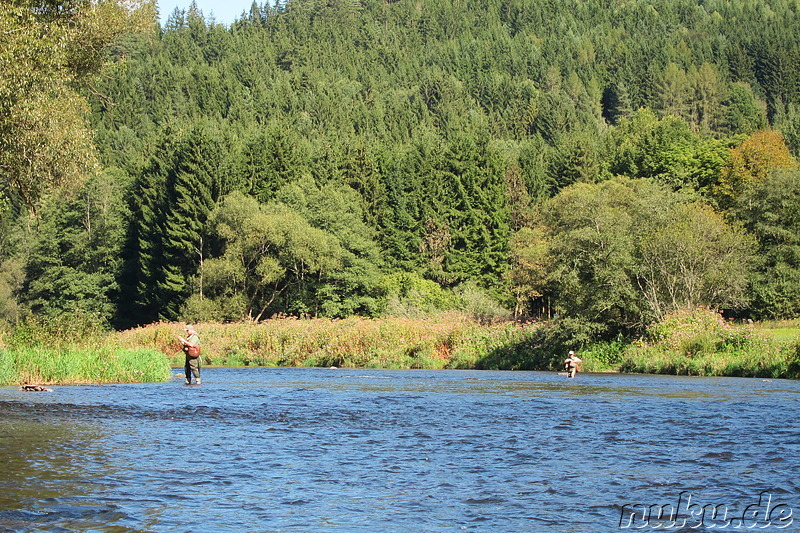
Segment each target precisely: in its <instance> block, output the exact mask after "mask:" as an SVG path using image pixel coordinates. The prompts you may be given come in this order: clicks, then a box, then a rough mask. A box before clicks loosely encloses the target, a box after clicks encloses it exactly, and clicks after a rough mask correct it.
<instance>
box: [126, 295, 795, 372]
mask: <svg viewBox="0 0 800 533" xmlns="http://www.w3.org/2000/svg"><path fill="white" fill-rule="evenodd" d="M181 328H182V324H177V323H158V324H152V325H149V326H146V327H142V328H136V329H133V330H128V331H124V332H120V333H117V334H116V336H117V341H116V342H117V343H118V344H119V345H120V346H125V347H129V348H148V349H153V350H158V351H161V352H163V353H165V354H167V356H168V358H169V361H170V363H171V364H172V365H173V366H182V365H183V361H184V356H183V353H182V352H181V351H180V345H179V344H178V343H177V341H176V335H178V334H180V332H181ZM197 328H198V331H199V333H200V336H201V339H202V342H203V362H204V364H207V365H219V366H249V365H255V366H293V367H300V366H306V367H330V366H335V367H361V368H424V369H485V370H550V371H555V370H561V362H562V361H563V359H564V357H565V356H566V353H567V351H568V350H570V349H576V350H578V351H579V355H580V356H581V358H582V359H583V360H584V363H583V368H582V369H583V371H584V372H602V371H612V372H614V371H621V372H636V373H657V374H682V375H698V376H699V375H705V376H743V377H770V378H792V379H797V378H798V377H800V345H798V340H797V339H798V338H797V337H789V338H780V339H779V338H775V337H773V336H772V335H770V334H769V332H768V331H764V330H761V329H759V328H757V327H756V326H755V325H734V324H732V323H730V322H726V321H724V320H723V319H722V318H721V316H720V315H719V314H718V313H716V312H714V311H711V310H709V309H695V310H692V311H682V312H679V313H675V314H673V315H668V316H667V317H665V318H664V320H662V321H661V322H659V323H658V324H656V325H654V326H652V327H650V328H648V330H647V332H646V334H645V335H644V336H643V337H642V338H641V339H637V340H635V341H630V340H626V339H621V338H620V339H617V340H614V341H610V342H607V341H603V342H592V341H591V335H590V334H583V335H582V336H580V338H576V335H575V331H577V330H578V329H579V328H576V327H575V326H574V324H569V322H568V321H551V322H524V323H520V322H505V323H500V324H493V325H483V324H479V323H477V322H475V321H472V320H470V319H467V318H465V317H462V316H457V315H444V316H440V317H436V318H430V319H424V320H422V319H405V318H381V319H362V318H350V319H344V320H328V319H312V320H299V319H296V318H274V319H270V320H266V321H263V322H260V323H257V324H253V323H235V324H217V323H205V324H199V325H198V326H197Z"/></svg>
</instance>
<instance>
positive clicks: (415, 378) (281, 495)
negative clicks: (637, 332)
mask: <svg viewBox="0 0 800 533" xmlns="http://www.w3.org/2000/svg"><path fill="white" fill-rule="evenodd" d="M203 378H204V383H203V385H202V387H184V386H182V385H181V384H179V383H178V382H177V381H176V382H172V383H166V384H143V385H142V384H140V385H118V386H105V387H58V388H56V390H55V391H54V392H52V393H23V392H20V391H17V390H15V389H13V388H2V389H0V464H4V465H8V466H7V467H6V468H4V469H3V470H2V472H1V473H0V531H157V532H161V531H181V532H182V531H190V530H191V531H231V532H234V531H235V532H240V531H259V532H260V531H265V532H266V531H342V532H344V531H348V532H350V531H414V532H416V531H442V530H454V531H460V530H472V531H492V532H495V531H509V532H511V531H514V532H518V531H542V532H550V531H552V532H570V531H575V532H596V531H613V530H616V529H618V528H619V524H620V518H621V513H623V512H624V509H625V507H624V506H626V505H628V504H630V505H640V506H641V505H655V504H659V505H660V504H663V503H665V502H671V501H677V500H678V497H679V494H681V493H691V494H692V495H693V497H694V501H699V502H704V503H705V502H708V503H712V502H713V503H714V504H718V503H725V504H727V505H728V506H729V507H730V508H745V507H746V506H747V505H748V504H750V503H753V501H754V499H755V501H757V500H758V496H759V494H760V493H761V492H762V491H769V492H770V494H771V495H772V497H773V499H774V500H775V501H776V502H779V503H782V504H785V505H786V506H788V507H790V508H792V509H795V510H797V511H796V513H797V517H796V520H795V522H796V523H795V524H794V526H798V527H799V529H796V530H800V502H798V497H797V493H798V485H797V481H796V479H795V477H796V476H795V475H794V473H795V472H796V471H798V466H800V454H798V452H800V431H798V430H799V429H800V428H799V427H798V423H797V420H796V416H795V413H796V409H797V407H798V402H799V401H800V384H798V383H797V382H791V381H782V380H775V381H760V380H746V379H734V378H723V379H719V378H713V379H711V378H709V379H707V378H678V377H665V376H620V375H601V374H597V375H586V374H583V375H579V377H578V378H577V379H575V380H567V379H566V378H565V377H563V376H558V375H556V374H549V373H536V372H458V371H453V372H449V371H446V372H430V371H380V370H343V369H342V370H328V369H259V368H248V369H215V368H209V369H206V371H205V373H204V376H203ZM181 379H182V378H181ZM701 505H702V503H701ZM737 506H739V507H737ZM791 527H793V526H790V527H789V528H788V529H783V530H784V531H787V530H788V531H791V530H792V529H791ZM694 530H698V529H696V528H695V529H694ZM700 530H702V529H700Z"/></svg>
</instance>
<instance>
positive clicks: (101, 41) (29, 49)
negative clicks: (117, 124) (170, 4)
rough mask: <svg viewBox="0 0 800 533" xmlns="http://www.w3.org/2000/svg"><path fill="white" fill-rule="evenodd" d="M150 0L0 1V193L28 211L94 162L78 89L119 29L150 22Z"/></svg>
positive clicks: (97, 67) (95, 69) (102, 60)
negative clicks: (21, 204)
mask: <svg viewBox="0 0 800 533" xmlns="http://www.w3.org/2000/svg"><path fill="white" fill-rule="evenodd" d="M154 13H155V11H154V2H152V1H151V0H132V1H121V0H100V1H90V0H42V1H37V0H10V1H9V0H6V1H4V2H2V4H0V35H2V39H0V198H2V197H5V198H14V199H16V200H17V201H21V202H23V203H25V204H27V205H28V206H29V207H30V208H31V209H33V210H35V208H36V205H37V203H38V202H39V200H40V199H41V197H42V196H43V195H44V194H45V193H46V192H47V191H48V190H50V189H53V188H57V187H60V186H65V185H72V184H77V183H80V182H81V181H82V179H83V178H84V177H85V176H86V174H87V172H88V171H89V170H90V169H91V168H92V166H93V165H94V164H95V153H94V146H93V143H92V134H91V131H90V129H89V126H88V123H87V120H86V114H87V113H88V105H87V103H86V99H85V97H84V96H82V95H81V92H80V88H81V87H82V86H86V85H88V84H89V83H90V82H91V79H92V76H93V75H95V74H97V73H98V72H100V71H101V69H102V67H103V65H104V63H105V61H106V51H107V48H108V46H109V45H110V44H111V43H113V42H114V40H115V39H116V38H117V37H119V36H120V35H122V34H123V33H125V32H128V31H131V30H135V29H144V28H146V27H148V26H149V27H152V24H153V23H154V20H155V16H154Z"/></svg>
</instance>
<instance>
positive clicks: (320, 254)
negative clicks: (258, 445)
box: [0, 0, 800, 336]
mask: <svg viewBox="0 0 800 533" xmlns="http://www.w3.org/2000/svg"><path fill="white" fill-rule="evenodd" d="M56 3H58V2H56ZM10 4H11V5H15V6H23V8H26V6H28V4H30V3H29V2H23V1H13V2H10ZM76 4H78V5H79V4H81V2H76ZM27 8H29V6H28V7H27ZM4 9H5V8H4ZM34 12H35V13H36V10H34ZM36 16H42V15H41V14H38V15H36ZM152 17H153V18H154V15H152ZM4 20H5V23H6V24H7V25H10V26H9V27H13V25H14V24H17V23H18V21H17V19H13V20H12V19H11V18H8V17H6V19H4ZM19 20H21V19H19ZM152 20H153V19H151V21H152ZM37 23H43V22H41V21H40V20H33V22H30V24H33V25H35V24H37ZM139 30H140V31H137V32H133V33H122V32H121V33H120V36H119V37H115V38H114V39H109V40H108V42H107V43H105V46H103V47H102V54H103V55H102V62H103V63H104V67H103V68H99V67H98V68H97V69H95V70H94V72H96V73H97V74H95V73H93V74H92V75H91V76H89V75H87V76H85V77H80V76H75V75H71V77H70V80H69V86H70V87H74V88H75V93H74V95H73V96H71V98H73V99H75V100H76V102H72V101H66V100H65V101H64V105H65V106H73V107H74V106H80V105H81V102H82V103H83V105H85V106H86V107H85V110H86V115H85V118H84V119H83V120H85V121H86V123H85V127H86V131H88V132H91V134H92V135H93V137H92V138H93V140H94V148H93V149H92V150H91V154H92V158H93V159H92V164H85V165H83V167H82V168H83V169H84V170H83V171H82V175H83V178H82V179H79V180H66V181H68V183H66V184H65V183H61V182H59V183H57V184H56V185H52V186H51V185H49V184H48V181H47V177H48V176H49V174H47V172H45V171H40V173H39V174H36V173H35V172H34V173H32V174H31V176H30V177H31V180H32V183H39V186H37V187H28V188H25V187H23V186H22V182H21V180H20V179H17V178H15V176H17V175H18V174H19V173H20V168H21V167H23V166H24V164H23V163H21V162H20V161H18V160H17V159H15V158H14V157H12V155H13V154H18V153H19V151H20V150H21V148H20V146H19V144H18V143H17V141H16V140H15V139H16V137H14V135H17V134H16V133H15V132H17V131H18V130H15V129H14V128H13V127H11V126H9V125H8V121H7V120H4V121H3V123H2V125H1V126H2V127H1V128H0V132H2V134H3V138H2V141H3V142H2V144H0V148H1V150H0V158H1V159H0V163H1V164H2V167H1V168H2V172H3V176H2V178H3V181H2V184H0V185H2V190H1V191H0V192H1V193H2V196H0V199H2V225H3V234H2V237H0V254H2V255H1V256H0V260H2V263H1V264H0V318H2V319H3V320H4V321H5V322H7V323H10V324H14V323H17V322H19V321H21V320H24V319H25V318H26V317H30V316H38V317H57V316H64V315H65V314H66V315H68V316H70V317H72V318H71V319H72V320H74V319H75V317H76V316H79V317H82V318H83V319H86V320H92V321H97V322H99V323H103V324H109V325H113V326H115V327H129V326H133V325H137V324H146V323H150V322H154V321H158V320H177V319H182V320H192V321H194V320H214V321H236V320H240V319H243V318H250V319H255V320H260V319H265V318H268V317H270V316H274V315H294V316H311V317H328V318H340V317H348V316H353V315H359V316H366V317H377V316H386V315H394V316H397V315H406V316H410V315H414V316H420V315H423V314H425V313H432V312H437V311H442V310H451V309H455V310H461V311H465V312H469V313H472V314H475V315H477V316H480V317H482V318H486V319H491V318H497V317H502V316H517V317H523V316H536V317H552V316H556V315H558V316H560V317H562V318H564V319H568V320H573V321H574V322H575V324H576V325H575V326H574V327H575V328H578V329H581V328H583V330H585V331H588V332H591V333H592V334H596V335H600V336H604V335H605V336H610V335H616V334H619V333H624V334H627V333H632V332H636V331H641V330H642V329H643V328H644V327H646V326H647V325H648V324H650V323H652V322H653V321H656V320H658V319H659V318H661V317H663V316H664V315H666V314H667V313H670V312H672V311H675V310H677V309H681V308H685V307H696V306H709V307H712V308H715V309H721V310H725V311H726V313H729V314H732V315H735V316H739V317H743V318H753V319H762V318H786V317H795V316H797V315H798V313H799V312H800V171H798V167H797V159H796V157H797V156H798V154H800V68H798V66H800V2H798V1H797V0H755V1H753V0H708V1H704V0H658V1H655V0H567V1H557V2H556V1H550V0H441V1H436V2H424V1H422V0H396V1H385V0H289V1H287V2H285V3H281V2H279V3H277V4H275V5H273V4H263V5H259V4H257V3H253V5H252V6H251V8H250V9H249V11H246V12H243V13H242V16H241V17H240V18H239V20H237V21H236V22H235V23H233V24H231V25H230V26H225V25H221V24H218V23H216V22H215V21H214V20H212V19H208V18H206V17H205V16H204V15H203V13H202V12H200V11H199V10H198V9H197V7H196V6H194V5H193V6H191V7H189V8H188V9H187V10H185V11H181V10H176V11H175V12H173V13H172V14H171V15H170V17H169V19H168V22H167V23H166V25H165V26H164V27H163V28H162V27H157V26H156V27H153V25H152V24H151V25H150V26H147V27H146V28H145V29H144V30H142V29H141V25H140V27H139ZM14 46H17V44H15V45H14ZM18 46H20V47H24V46H33V45H32V44H30V43H21V44H18ZM6 52H8V50H6ZM1 55H2V54H0V56H1ZM15 57H19V56H15ZM1 68H2V69H3V71H4V74H3V76H4V77H3V78H2V80H4V83H7V81H6V80H8V79H10V77H9V74H8V72H7V71H9V69H11V70H13V69H15V68H19V60H18V59H14V60H12V61H10V63H9V62H7V63H3V64H2V67H1ZM73 71H74V69H73ZM73 71H71V72H73ZM6 92H7V93H8V94H11V92H10V90H9V91H6ZM13 94H14V95H16V96H15V98H17V99H18V100H20V99H21V98H22V97H21V96H19V94H17V93H13ZM12 96H13V95H12ZM78 100H79V101H78ZM3 105H6V106H7V107H8V106H10V105H11V104H8V103H6V104H3ZM55 108H57V106H56V107H55ZM55 108H54V109H55ZM8 109H11V108H8ZM12 111H13V113H17V114H19V113H25V112H30V109H29V108H28V107H19V108H15V109H12V110H11V111H9V113H10V114H9V116H13V113H12ZM15 127H16V126H15ZM15 143H17V144H15ZM61 153H62V154H63V157H64V158H68V157H71V155H70V154H69V153H66V152H64V151H62V152H61ZM84 153H87V152H85V151H84V152H81V154H84ZM9 154H11V155H9ZM87 157H88V156H87ZM15 165H16V166H15ZM26 168H27V167H26ZM15 173H16V174H15ZM37 180H38V181H37ZM62 181H64V180H62Z"/></svg>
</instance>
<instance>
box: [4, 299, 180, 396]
mask: <svg viewBox="0 0 800 533" xmlns="http://www.w3.org/2000/svg"><path fill="white" fill-rule="evenodd" d="M70 318H72V320H70ZM171 373H172V372H171V369H170V366H169V363H168V361H167V358H166V357H165V356H164V353H163V352H161V351H158V350H154V349H151V348H142V347H128V348H126V347H120V346H118V345H117V344H116V343H115V339H114V338H113V336H112V335H110V334H109V332H108V331H104V330H102V329H100V328H98V327H96V326H95V325H94V324H92V323H90V322H88V321H83V320H81V317H71V315H70V316H67V315H64V316H63V317H61V318H59V319H54V320H51V321H37V320H35V319H33V320H31V321H29V322H26V323H24V324H21V325H20V326H18V327H17V328H16V329H15V330H14V331H13V332H11V333H10V334H9V333H7V334H5V335H3V336H2V338H0V384H8V383H19V384H22V383H38V384H79V383H131V382H154V381H167V380H169V379H170V377H171Z"/></svg>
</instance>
